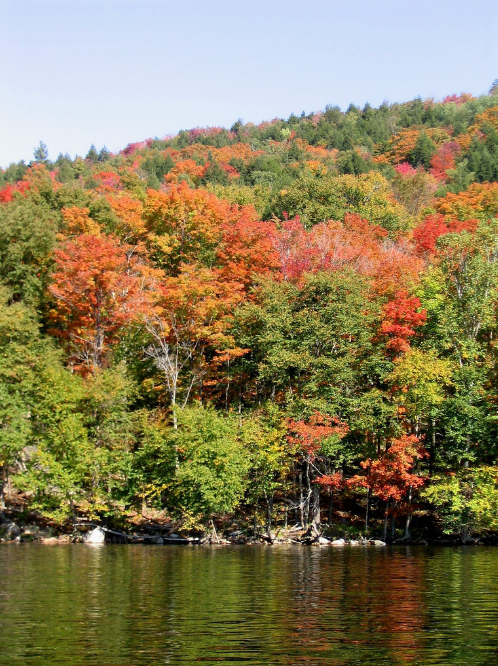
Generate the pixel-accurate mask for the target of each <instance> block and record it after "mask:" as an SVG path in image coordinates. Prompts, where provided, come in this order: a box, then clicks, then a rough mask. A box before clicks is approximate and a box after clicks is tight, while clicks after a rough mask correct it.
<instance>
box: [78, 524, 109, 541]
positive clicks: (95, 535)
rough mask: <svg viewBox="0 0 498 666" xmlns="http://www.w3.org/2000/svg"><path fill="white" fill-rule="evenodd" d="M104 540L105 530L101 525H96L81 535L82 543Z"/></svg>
mask: <svg viewBox="0 0 498 666" xmlns="http://www.w3.org/2000/svg"><path fill="white" fill-rule="evenodd" d="M104 542H105V532H104V530H103V529H102V528H101V527H96V528H95V529H94V530H90V532H87V533H86V534H85V536H84V537H83V543H104Z"/></svg>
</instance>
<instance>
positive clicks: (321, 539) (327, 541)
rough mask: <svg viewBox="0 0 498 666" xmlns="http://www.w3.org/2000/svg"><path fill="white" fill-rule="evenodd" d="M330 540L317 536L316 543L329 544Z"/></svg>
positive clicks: (320, 544)
mask: <svg viewBox="0 0 498 666" xmlns="http://www.w3.org/2000/svg"><path fill="white" fill-rule="evenodd" d="M330 544H331V541H329V539H326V538H325V537H322V536H321V537H319V539H318V545H319V546H330Z"/></svg>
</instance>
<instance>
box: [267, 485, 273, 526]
mask: <svg viewBox="0 0 498 666" xmlns="http://www.w3.org/2000/svg"><path fill="white" fill-rule="evenodd" d="M265 498H266V516H267V521H266V532H267V534H268V536H271V534H270V533H271V523H272V517H273V495H272V494H270V495H267V493H266V492H265Z"/></svg>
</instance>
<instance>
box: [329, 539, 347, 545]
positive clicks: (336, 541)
mask: <svg viewBox="0 0 498 666" xmlns="http://www.w3.org/2000/svg"><path fill="white" fill-rule="evenodd" d="M345 545H346V542H345V541H344V539H335V540H334V541H332V546H345Z"/></svg>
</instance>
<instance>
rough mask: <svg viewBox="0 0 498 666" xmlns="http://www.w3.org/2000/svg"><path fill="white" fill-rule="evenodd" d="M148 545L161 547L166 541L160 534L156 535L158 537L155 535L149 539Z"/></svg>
mask: <svg viewBox="0 0 498 666" xmlns="http://www.w3.org/2000/svg"><path fill="white" fill-rule="evenodd" d="M147 543H155V544H157V545H159V546H162V544H163V543H164V541H163V538H162V537H161V536H159V535H158V534H156V535H154V536H151V537H149V538H148V539H147Z"/></svg>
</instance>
